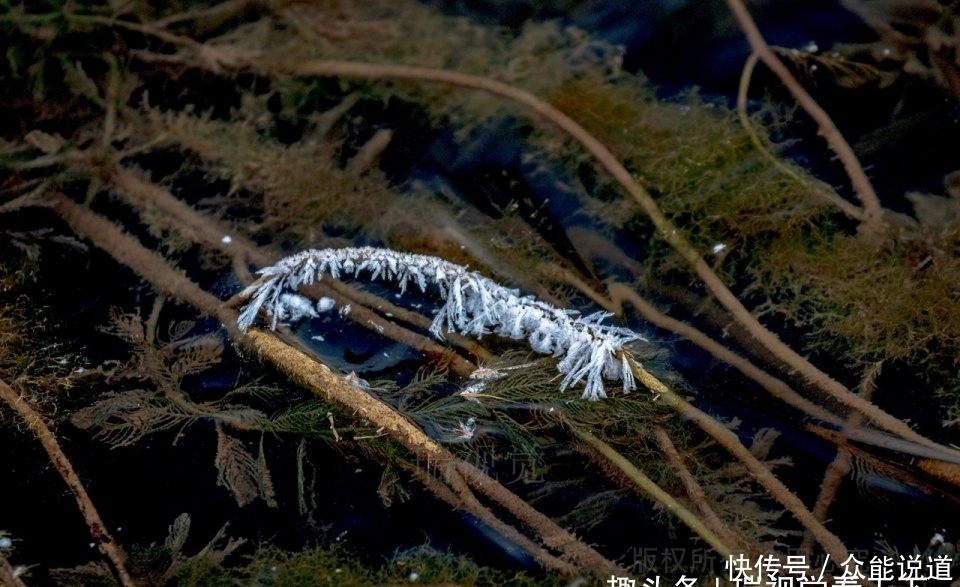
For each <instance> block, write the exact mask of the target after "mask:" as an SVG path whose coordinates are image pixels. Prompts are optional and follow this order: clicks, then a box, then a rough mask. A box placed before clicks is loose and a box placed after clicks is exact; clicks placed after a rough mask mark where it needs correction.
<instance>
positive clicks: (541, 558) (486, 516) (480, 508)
mask: <svg viewBox="0 0 960 587" xmlns="http://www.w3.org/2000/svg"><path fill="white" fill-rule="evenodd" d="M443 477H444V479H445V480H446V482H447V484H448V485H449V486H450V487H451V488H452V489H453V491H454V493H455V494H456V495H457V497H459V498H460V501H461V503H462V507H463V509H464V510H466V511H468V512H470V513H471V514H473V515H474V516H476V517H477V519H479V520H480V521H481V522H483V523H484V524H487V525H488V526H490V527H491V528H492V529H493V530H495V531H496V532H498V533H499V534H500V535H501V536H503V537H505V538H506V539H508V540H510V541H512V542H514V543H515V544H517V545H518V546H520V547H521V548H523V549H524V550H526V551H527V552H528V553H529V554H530V555H531V556H532V557H533V558H535V559H536V560H537V562H539V563H540V564H541V565H542V566H543V567H544V568H545V569H547V570H548V571H550V572H552V573H557V574H559V575H562V576H566V577H570V576H573V575H576V574H577V573H576V567H574V566H573V565H572V564H570V563H568V562H566V561H564V560H561V559H559V558H557V557H555V556H553V555H552V554H550V553H549V552H547V551H546V550H545V549H544V548H543V547H541V546H539V545H538V544H536V543H535V542H534V541H532V540H530V539H529V538H527V537H526V536H524V535H523V534H521V533H520V532H518V531H517V529H516V528H514V527H513V526H511V525H509V524H507V523H506V522H504V521H503V520H501V519H500V518H498V517H497V516H495V515H494V514H493V512H492V511H490V508H488V507H486V506H484V505H483V504H482V503H480V501H479V500H478V499H477V497H476V496H475V495H474V494H473V491H471V490H470V487H469V486H468V485H467V483H466V481H464V479H463V476H462V475H460V473H459V472H458V471H457V470H456V468H455V467H454V466H451V465H447V466H446V467H444V468H443Z"/></svg>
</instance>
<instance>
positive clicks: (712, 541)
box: [565, 421, 739, 559]
mask: <svg viewBox="0 0 960 587" xmlns="http://www.w3.org/2000/svg"><path fill="white" fill-rule="evenodd" d="M565 424H566V425H567V428H568V429H569V430H570V432H571V433H573V435H574V436H576V437H577V438H579V439H580V441H581V442H583V443H585V444H586V445H587V446H589V447H590V448H591V449H592V450H593V451H595V453H596V454H599V455H600V456H601V457H603V458H604V459H606V460H607V461H608V462H609V463H610V464H612V465H613V466H614V467H616V468H617V470H618V471H619V472H620V473H622V474H623V475H625V476H626V477H627V479H629V480H630V481H631V482H632V483H633V484H634V486H635V487H636V488H637V489H639V490H640V493H641V494H642V495H645V496H646V497H648V498H650V499H651V500H653V502H654V503H657V504H659V505H660V506H662V507H663V508H664V509H666V510H667V511H669V512H670V513H672V514H673V515H675V516H677V517H678V518H679V519H680V521H681V522H682V523H683V524H685V525H686V526H687V528H690V530H692V531H693V532H694V533H695V534H696V535H697V536H699V537H700V538H701V539H702V540H703V541H704V542H706V543H707V544H709V545H710V548H712V549H713V550H714V552H716V553H717V554H719V555H720V557H721V558H723V559H728V558H730V557H731V556H732V555H733V554H734V553H736V552H738V548H737V545H738V544H739V541H737V540H733V541H730V540H727V539H726V538H722V537H721V536H719V535H718V534H717V533H716V531H715V526H714V525H713V524H712V523H711V522H713V520H707V519H703V520H701V519H699V518H697V517H696V516H695V515H694V514H693V512H691V511H690V510H688V509H687V508H686V507H685V506H684V505H683V504H681V503H680V502H679V501H677V499H676V498H675V497H673V496H672V495H670V494H669V493H667V492H666V491H664V490H663V488H661V487H660V486H659V485H657V484H656V482H654V480H653V479H651V478H650V477H648V476H647V475H646V474H645V473H644V472H643V471H641V470H640V469H639V468H637V466H636V465H634V464H633V463H631V462H630V461H629V460H628V459H627V458H626V457H624V456H623V455H622V454H620V453H619V452H617V451H616V450H614V448H613V447H612V446H610V445H609V444H607V443H606V442H604V441H603V440H601V439H600V438H597V436H595V435H594V434H592V433H590V432H588V431H587V430H583V429H581V428H579V427H577V426H576V425H575V424H573V423H572V422H569V421H567V422H565ZM671 446H672V445H671ZM698 505H699V504H698ZM704 505H706V504H705V503H704ZM707 509H709V508H707ZM701 513H702V512H701ZM714 517H715V518H716V516H714ZM716 520H717V521H719V518H716Z"/></svg>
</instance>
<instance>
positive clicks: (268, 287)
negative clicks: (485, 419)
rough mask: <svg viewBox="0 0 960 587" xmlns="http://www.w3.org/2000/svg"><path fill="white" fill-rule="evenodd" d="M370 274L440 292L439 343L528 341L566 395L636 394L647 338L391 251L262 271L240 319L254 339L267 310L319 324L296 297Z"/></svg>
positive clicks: (358, 251)
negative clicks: (610, 389)
mask: <svg viewBox="0 0 960 587" xmlns="http://www.w3.org/2000/svg"><path fill="white" fill-rule="evenodd" d="M364 271H366V272H369V273H370V280H371V281H373V280H376V279H377V278H380V277H382V278H384V279H388V280H392V281H397V282H399V284H400V291H401V292H404V291H406V288H407V283H408V282H410V281H413V282H415V283H416V284H417V285H418V286H419V287H420V289H421V290H422V291H426V289H427V285H428V284H431V283H432V284H436V285H437V287H438V288H439V289H440V296H441V297H442V298H443V299H444V300H445V302H444V304H443V306H442V307H441V308H440V310H439V312H438V313H437V317H436V318H434V320H433V324H432V325H431V326H430V332H431V333H433V334H434V336H436V337H438V338H443V334H442V330H443V329H444V328H446V329H447V330H448V331H455V332H459V333H462V334H472V335H476V336H478V337H479V336H482V335H484V334H487V333H490V332H494V333H496V334H499V335H500V336H505V337H509V338H513V339H526V340H527V341H528V342H529V344H530V346H531V347H532V348H533V350H535V351H537V352H538V353H544V354H550V355H553V356H555V357H560V356H562V357H563V358H562V359H561V360H560V363H559V364H558V365H557V368H558V369H559V370H560V372H561V373H564V374H565V375H566V376H565V377H564V378H563V381H561V383H560V390H561V391H563V390H565V389H567V388H568V387H570V386H571V385H575V384H577V383H579V382H580V381H582V380H584V379H586V389H585V390H584V392H583V397H584V399H590V400H596V399H598V398H601V397H607V394H606V392H605V391H604V388H603V379H604V378H606V379H611V380H622V381H623V390H624V392H629V391H630V390H631V389H634V388H635V387H636V384H635V383H634V379H633V373H632V371H631V370H630V364H629V362H628V360H629V356H630V355H629V352H628V351H627V350H626V349H624V348H623V345H624V344H626V343H628V342H631V341H634V340H643V338H642V337H641V336H640V335H639V334H637V333H635V332H633V331H631V330H628V329H626V328H618V327H615V326H608V325H604V324H601V322H602V320H603V319H604V318H606V317H607V316H609V315H610V314H608V313H605V312H598V313H596V314H591V315H590V316H585V317H583V318H580V317H577V316H575V315H574V314H575V313H571V312H568V311H566V310H562V309H559V308H555V307H553V306H551V305H550V304H547V303H544V302H542V301H539V300H537V299H534V297H533V296H526V297H521V296H520V292H519V291H518V290H515V289H508V288H506V287H503V286H502V285H499V284H497V283H496V282H494V281H492V280H490V279H488V278H486V277H484V276H482V275H480V274H479V273H477V272H475V271H468V270H467V269H466V268H465V267H461V266H459V265H454V264H453V263H449V262H447V261H444V260H443V259H438V258H436V257H430V256H427V255H415V254H412V253H400V252H397V251H391V250H389V249H377V248H373V247H362V248H349V249H323V250H308V251H303V252H302V253H298V254H296V255H293V256H290V257H287V258H286V259H283V260H281V261H280V262H279V263H277V264H276V265H274V266H272V267H267V268H266V269H262V270H260V272H259V273H260V275H261V277H260V279H258V280H257V281H256V282H255V283H253V284H252V285H251V286H250V287H248V288H247V289H245V290H244V291H243V292H242V293H241V294H240V295H241V297H242V298H243V299H246V300H249V302H248V303H247V305H246V306H244V308H243V310H242V311H241V313H240V320H239V326H240V329H241V330H243V331H246V330H247V328H249V327H250V325H251V324H253V321H254V320H255V319H256V317H257V314H258V313H259V312H260V310H261V309H263V310H264V312H265V313H266V315H267V316H268V317H269V318H270V319H271V328H275V327H276V325H277V321H278V320H298V319H300V318H306V317H316V316H317V315H318V314H317V311H316V310H315V309H314V306H313V304H312V302H311V301H310V300H308V299H307V298H306V297H304V296H302V295H300V294H297V293H295V292H296V291H297V288H298V287H299V286H301V285H304V284H311V283H313V282H314V281H315V280H319V279H321V278H322V277H323V275H324V274H326V273H329V274H330V275H332V276H333V277H334V278H339V277H340V275H341V274H343V275H355V276H359V275H360V273H361V272H364ZM322 309H327V308H322Z"/></svg>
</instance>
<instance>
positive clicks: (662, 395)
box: [632, 363, 847, 561]
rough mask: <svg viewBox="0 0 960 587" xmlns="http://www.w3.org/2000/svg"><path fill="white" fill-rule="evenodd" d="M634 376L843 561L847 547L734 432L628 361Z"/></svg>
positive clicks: (828, 550) (834, 555)
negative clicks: (733, 458) (731, 457)
mask: <svg viewBox="0 0 960 587" xmlns="http://www.w3.org/2000/svg"><path fill="white" fill-rule="evenodd" d="M632 367H633V370H634V375H635V376H636V378H637V381H639V382H640V383H641V384H642V385H644V386H646V387H647V388H648V389H649V390H650V391H653V392H654V393H656V394H658V396H659V401H661V402H663V403H664V404H666V405H668V406H670V407H671V408H673V409H675V410H676V411H677V412H678V413H679V414H681V415H682V416H684V417H686V418H688V419H690V420H692V421H693V422H694V423H696V424H697V426H699V427H700V429H701V430H703V431H704V432H706V433H707V434H708V435H709V436H710V437H711V438H713V439H714V440H715V441H717V443H718V444H719V445H720V446H722V447H723V448H725V449H726V450H727V451H728V452H729V453H730V454H732V455H733V456H734V457H736V459H737V460H739V461H740V462H741V463H743V465H744V466H745V467H746V468H747V470H748V471H749V472H750V475H751V476H752V477H753V478H754V479H755V480H756V481H757V483H759V484H760V485H761V486H763V488H764V489H766V490H767V492H768V493H769V494H770V496H771V497H772V498H774V499H775V500H777V501H778V502H780V504H781V505H782V506H783V507H784V508H786V510H787V511H789V512H790V513H791V514H793V516H794V517H795V518H796V519H797V521H798V522H800V523H801V524H802V525H803V527H804V528H805V529H807V530H808V531H809V532H810V533H811V534H813V536H814V537H816V539H817V542H819V543H820V544H821V546H823V549H824V550H825V551H826V552H827V553H828V554H829V555H830V556H831V557H832V558H833V559H834V560H840V561H843V560H847V548H846V547H845V546H844V545H843V542H841V541H840V538H838V537H837V536H836V535H835V534H834V533H833V532H831V531H830V530H827V529H826V527H824V525H823V524H822V523H821V522H820V521H819V520H817V519H816V518H815V517H814V515H813V514H812V513H811V512H810V510H808V509H807V506H805V505H804V504H803V502H802V501H800V498H799V497H797V496H796V494H795V493H793V492H792V491H790V489H789V488H788V487H787V486H786V485H784V484H783V482H781V481H780V480H779V479H777V477H776V476H775V475H774V474H773V472H772V471H770V469H769V468H768V467H767V466H766V465H764V464H763V463H762V462H760V460H759V459H757V457H755V456H753V454H751V453H750V451H749V450H748V449H747V447H745V446H743V443H742V442H740V439H739V438H737V435H736V434H734V433H733V432H731V431H730V430H729V429H728V428H727V427H725V426H724V425H723V424H721V423H720V422H718V421H717V420H716V419H714V418H713V417H712V416H710V415H709V414H707V413H705V412H703V411H702V410H700V409H698V408H696V407H695V406H693V405H692V404H690V403H689V402H687V401H686V400H684V399H683V398H681V397H680V396H679V395H677V394H676V393H675V392H674V391H673V390H672V389H670V388H669V387H667V386H666V385H665V384H664V383H663V382H662V381H660V380H659V379H657V378H656V377H654V376H653V375H651V374H650V373H648V372H647V371H646V370H645V369H644V368H643V367H641V366H639V365H637V364H636V363H632Z"/></svg>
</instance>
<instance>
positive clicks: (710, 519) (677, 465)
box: [653, 425, 759, 554]
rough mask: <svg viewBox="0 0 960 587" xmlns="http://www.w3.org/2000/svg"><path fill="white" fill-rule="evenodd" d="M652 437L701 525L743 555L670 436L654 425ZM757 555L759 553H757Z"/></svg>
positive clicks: (739, 546) (736, 539) (737, 542)
mask: <svg viewBox="0 0 960 587" xmlns="http://www.w3.org/2000/svg"><path fill="white" fill-rule="evenodd" d="M653 435H654V437H656V439H657V444H659V445H660V450H662V451H663V454H664V455H665V456H666V457H667V460H668V461H670V464H671V465H673V470H674V472H675V473H676V474H677V476H678V477H679V478H680V482H681V483H683V488H684V489H685V490H686V492H687V497H689V498H690V501H692V502H693V503H694V505H696V506H697V511H698V512H700V517H701V518H703V523H704V524H705V525H706V526H707V527H708V528H710V529H711V530H713V532H714V533H716V535H717V536H719V537H720V539H721V540H723V542H724V543H725V544H727V545H729V547H730V549H731V550H733V551H734V552H736V553H738V554H740V553H743V546H742V544H741V542H740V539H739V538H738V537H737V534H736V533H735V532H734V531H733V530H732V529H731V528H730V526H728V525H727V524H726V523H725V522H724V521H723V520H721V519H720V516H718V515H717V513H716V512H715V511H713V508H711V507H710V504H709V502H707V496H706V494H705V493H704V492H703V488H701V487H700V484H699V483H697V480H696V478H695V477H694V476H693V474H692V473H691V472H690V469H688V468H687V466H686V465H685V464H683V458H682V457H681V456H680V453H679V452H677V447H676V446H674V444H673V441H671V440H670V435H669V434H667V431H666V430H664V429H663V426H660V425H655V426H654V427H653ZM757 554H759V553H757Z"/></svg>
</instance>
